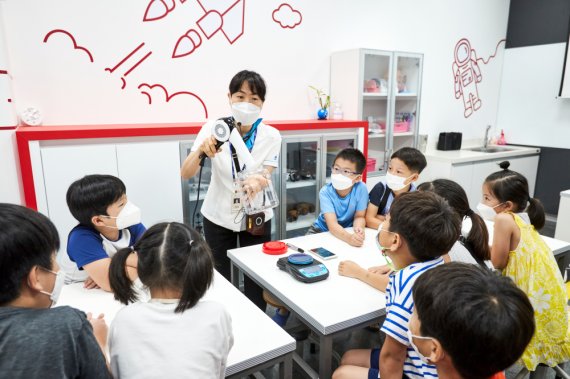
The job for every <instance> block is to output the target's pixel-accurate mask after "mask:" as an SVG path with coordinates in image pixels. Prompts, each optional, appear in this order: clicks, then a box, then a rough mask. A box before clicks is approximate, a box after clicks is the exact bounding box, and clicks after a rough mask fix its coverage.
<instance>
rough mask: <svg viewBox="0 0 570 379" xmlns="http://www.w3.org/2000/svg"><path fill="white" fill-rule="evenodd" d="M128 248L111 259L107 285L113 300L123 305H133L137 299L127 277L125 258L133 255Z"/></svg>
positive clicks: (131, 283)
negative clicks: (109, 287)
mask: <svg viewBox="0 0 570 379" xmlns="http://www.w3.org/2000/svg"><path fill="white" fill-rule="evenodd" d="M133 252H134V251H133V250H132V248H130V247H127V248H124V249H121V250H119V251H117V252H116V253H115V255H114V256H113V258H111V265H110V266H109V283H110V284H111V289H112V290H113V294H114V296H115V300H118V301H120V302H121V303H123V304H128V303H134V302H135V301H137V300H138V297H137V295H136V293H135V291H134V289H133V282H132V281H131V279H130V278H129V276H128V275H127V258H128V257H129V255H131V254H133Z"/></svg>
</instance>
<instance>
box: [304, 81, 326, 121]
mask: <svg viewBox="0 0 570 379" xmlns="http://www.w3.org/2000/svg"><path fill="white" fill-rule="evenodd" d="M309 88H311V89H312V90H314V91H315V92H316V93H317V99H318V100H319V105H320V107H321V108H320V109H319V110H318V111H317V117H318V118H319V120H326V119H327V118H328V116H329V110H328V109H329V107H330V105H331V97H330V95H327V94H326V93H325V92H324V91H322V90H320V89H318V88H316V87H313V86H309Z"/></svg>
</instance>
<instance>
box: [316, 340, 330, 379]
mask: <svg viewBox="0 0 570 379" xmlns="http://www.w3.org/2000/svg"><path fill="white" fill-rule="evenodd" d="M319 339H320V347H319V348H320V353H319V378H320V379H329V378H330V377H331V375H332V373H331V364H332V343H333V340H332V336H321V337H320V338H319Z"/></svg>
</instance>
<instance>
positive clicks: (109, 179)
mask: <svg viewBox="0 0 570 379" xmlns="http://www.w3.org/2000/svg"><path fill="white" fill-rule="evenodd" d="M126 192H127V189H126V188H125V184H124V183H123V182H122V181H121V179H119V178H117V177H115V176H112V175H87V176H84V177H83V178H81V179H79V180H76V181H75V182H73V183H71V185H70V186H69V188H68V189H67V196H66V200H67V206H68V207H69V211H70V212H71V214H72V215H73V217H75V219H76V220H77V221H79V223H80V224H82V225H86V226H92V225H93V223H92V222H91V218H93V216H98V215H107V216H108V214H107V208H108V207H109V206H110V205H112V204H113V203H115V202H117V201H118V200H119V199H120V198H121V196H123V195H124V194H125V193H126Z"/></svg>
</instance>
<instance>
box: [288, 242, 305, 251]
mask: <svg viewBox="0 0 570 379" xmlns="http://www.w3.org/2000/svg"><path fill="white" fill-rule="evenodd" d="M287 247H288V248H289V249H291V250H296V251H298V252H299V253H304V252H305V250H303V249H301V248H300V247H297V246H295V245H291V244H290V243H287Z"/></svg>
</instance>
